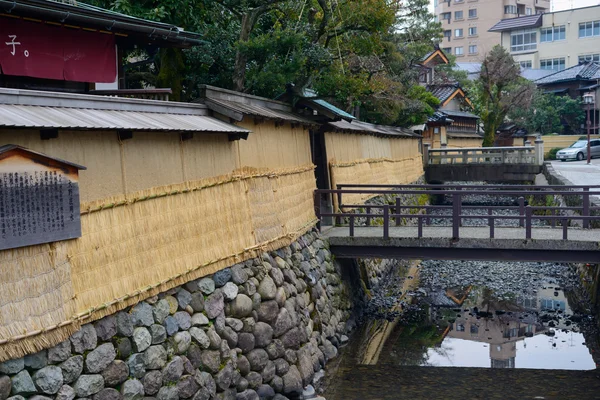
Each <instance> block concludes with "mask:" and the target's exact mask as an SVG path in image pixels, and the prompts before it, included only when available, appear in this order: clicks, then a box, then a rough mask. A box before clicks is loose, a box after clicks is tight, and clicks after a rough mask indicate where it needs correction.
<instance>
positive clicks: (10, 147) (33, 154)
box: [0, 144, 87, 170]
mask: <svg viewBox="0 0 600 400" xmlns="http://www.w3.org/2000/svg"><path fill="white" fill-rule="evenodd" d="M13 154H20V155H24V156H25V157H27V158H32V159H33V160H35V161H38V162H39V161H46V162H43V164H46V165H53V166H56V164H59V165H65V166H68V167H71V168H75V169H78V170H85V169H87V168H86V167H84V166H83V165H79V164H75V163H72V162H70V161H65V160H62V159H60V158H56V157H52V156H49V155H47V154H44V153H39V152H37V151H33V150H30V149H28V148H25V147H22V146H19V145H16V144H5V145H3V146H0V160H2V159H4V158H7V157H10V156H11V155H13Z"/></svg>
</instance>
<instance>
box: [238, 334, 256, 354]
mask: <svg viewBox="0 0 600 400" xmlns="http://www.w3.org/2000/svg"><path fill="white" fill-rule="evenodd" d="M254 345H255V339H254V335H253V334H252V333H247V332H241V333H239V334H238V344H237V346H238V347H239V348H240V349H241V350H242V353H244V354H245V353H248V352H249V351H250V350H252V349H254Z"/></svg>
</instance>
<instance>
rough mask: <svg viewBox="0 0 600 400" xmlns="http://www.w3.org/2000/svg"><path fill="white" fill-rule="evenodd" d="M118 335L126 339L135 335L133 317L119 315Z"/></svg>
mask: <svg viewBox="0 0 600 400" xmlns="http://www.w3.org/2000/svg"><path fill="white" fill-rule="evenodd" d="M117 334H119V335H120V336H125V337H130V336H131V335H133V322H132V320H131V316H130V315H129V314H127V313H125V312H120V313H117Z"/></svg>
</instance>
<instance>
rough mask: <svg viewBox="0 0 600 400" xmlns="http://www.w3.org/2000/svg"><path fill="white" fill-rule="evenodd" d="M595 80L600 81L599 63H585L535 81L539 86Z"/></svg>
mask: <svg viewBox="0 0 600 400" xmlns="http://www.w3.org/2000/svg"><path fill="white" fill-rule="evenodd" d="M577 79H581V80H594V79H600V64H599V63H597V62H593V61H592V62H585V63H582V64H579V65H575V66H574V67H571V68H567V69H563V70H562V71H557V72H555V73H553V74H551V75H548V76H546V77H544V78H542V79H538V80H537V81H535V83H536V84H537V85H544V84H550V83H558V82H565V81H572V80H577Z"/></svg>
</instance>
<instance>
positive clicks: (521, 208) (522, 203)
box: [519, 197, 525, 228]
mask: <svg viewBox="0 0 600 400" xmlns="http://www.w3.org/2000/svg"><path fill="white" fill-rule="evenodd" d="M523 216H525V198H523V197H519V227H521V228H522V227H523V223H524V220H523Z"/></svg>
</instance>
